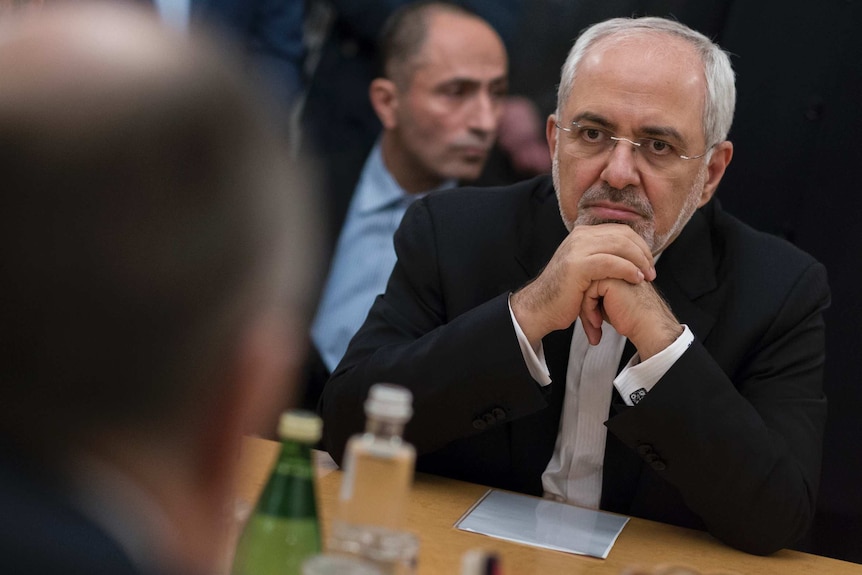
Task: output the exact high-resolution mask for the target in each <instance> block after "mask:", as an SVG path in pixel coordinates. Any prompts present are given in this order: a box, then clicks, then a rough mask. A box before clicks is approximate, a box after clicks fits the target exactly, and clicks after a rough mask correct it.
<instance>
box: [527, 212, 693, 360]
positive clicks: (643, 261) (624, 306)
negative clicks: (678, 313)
mask: <svg viewBox="0 0 862 575" xmlns="http://www.w3.org/2000/svg"><path fill="white" fill-rule="evenodd" d="M653 264H654V260H653V255H652V253H651V251H650V249H649V247H648V246H647V244H646V242H645V241H644V240H643V238H641V237H640V236H639V235H638V234H636V233H635V232H634V231H633V230H632V229H631V228H630V227H629V226H627V225H625V224H598V225H591V226H577V227H575V228H574V230H572V232H571V233H569V235H568V236H566V239H565V240H564V241H563V242H562V243H561V244H560V246H559V247H558V248H557V251H556V252H555V253H554V255H553V257H552V258H551V260H550V261H549V262H548V264H547V265H546V266H545V268H544V269H543V270H542V272H541V273H540V274H539V275H538V276H537V277H536V278H535V279H533V280H532V281H531V282H530V283H528V284H527V285H525V286H524V287H522V288H521V289H519V290H518V291H516V292H515V293H514V294H512V298H511V306H512V312H513V313H514V314H515V318H516V319H517V320H518V324H519V325H520V326H521V329H522V330H523V331H524V335H526V337H527V339H528V340H529V342H530V344H531V345H532V346H533V348H534V349H537V348H538V344H539V342H540V341H541V339H542V338H543V337H544V336H545V335H547V334H548V333H550V332H552V331H555V330H560V329H566V328H567V327H569V326H570V325H571V324H572V323H574V322H575V320H577V319H578V317H580V318H581V324H582V326H583V328H584V332H585V333H586V335H587V339H588V340H589V342H590V343H591V344H592V345H596V344H598V343H599V341H600V340H601V336H602V321H607V322H608V323H610V324H611V325H612V326H613V327H614V329H616V330H617V332H618V333H620V334H621V335H623V336H625V337H627V338H628V339H629V340H631V342H632V343H633V344H634V345H635V347H636V348H637V350H638V353H639V355H640V358H641V361H643V360H645V359H647V358H649V357H652V356H653V355H655V354H656V353H658V352H659V351H661V350H663V349H664V348H666V347H667V346H669V345H670V344H671V343H673V342H674V341H675V340H676V338H677V337H679V336H680V334H681V333H682V332H683V328H682V326H681V325H680V324H679V321H677V319H676V317H674V315H673V312H671V310H670V308H669V307H668V306H667V304H666V303H665V302H664V300H663V299H662V297H661V296H660V295H659V293H658V292H657V291H656V289H655V287H654V286H653V285H652V281H653V280H654V279H655V278H656V271H655V267H654V265H653Z"/></svg>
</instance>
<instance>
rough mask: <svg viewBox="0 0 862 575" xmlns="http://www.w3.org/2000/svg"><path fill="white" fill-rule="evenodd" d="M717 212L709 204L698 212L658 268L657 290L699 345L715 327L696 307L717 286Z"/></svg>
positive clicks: (713, 318)
mask: <svg viewBox="0 0 862 575" xmlns="http://www.w3.org/2000/svg"><path fill="white" fill-rule="evenodd" d="M715 201H716V200H713V202H715ZM714 209H715V205H714V204H712V203H710V204H708V205H707V206H705V207H704V208H703V209H701V210H698V211H697V212H695V213H694V215H693V216H692V218H691V220H690V221H689V223H688V224H687V225H686V226H685V228H684V229H683V231H682V233H681V234H680V235H679V237H678V238H677V239H676V240H675V241H674V242H673V244H671V245H670V247H668V248H667V249H666V250H665V252H664V254H663V255H662V257H661V259H660V260H659V262H658V264H657V266H656V271H657V274H658V277H657V278H656V282H655V283H656V286H657V287H658V289H659V291H660V292H661V293H662V295H663V296H664V297H665V300H666V301H667V302H668V304H669V305H670V308H671V309H672V310H673V313H674V314H675V315H676V317H677V319H679V321H680V323H684V324H686V325H688V327H689V329H691V331H692V333H694V335H695V337H697V338H698V339H699V340H700V341H704V340H705V339H706V338H707V336H708V335H709V332H710V331H711V330H712V326H713V325H714V324H715V317H714V316H713V314H712V313H710V312H708V311H706V310H704V308H703V307H702V306H699V305H697V303H696V302H697V300H698V299H699V298H700V297H701V296H703V295H705V294H707V293H709V292H712V291H713V290H715V289H716V286H717V284H718V282H717V280H716V277H715V262H714V261H713V260H714V257H715V256H714V253H713V245H712V238H711V234H710V226H709V220H710V218H711V217H712V213H713V211H714Z"/></svg>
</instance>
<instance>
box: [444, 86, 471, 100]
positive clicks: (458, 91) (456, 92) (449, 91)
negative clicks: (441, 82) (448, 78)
mask: <svg viewBox="0 0 862 575" xmlns="http://www.w3.org/2000/svg"><path fill="white" fill-rule="evenodd" d="M443 94H445V95H446V96H449V97H450V98H462V97H464V96H465V95H466V94H467V87H466V86H464V85H462V84H454V85H451V86H446V87H445V88H444V89H443Z"/></svg>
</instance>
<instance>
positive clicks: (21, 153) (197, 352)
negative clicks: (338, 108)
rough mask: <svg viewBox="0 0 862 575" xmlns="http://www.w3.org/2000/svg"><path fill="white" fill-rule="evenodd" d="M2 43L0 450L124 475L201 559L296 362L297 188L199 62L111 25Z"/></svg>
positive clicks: (120, 23) (219, 80)
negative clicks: (235, 472) (247, 440)
mask: <svg viewBox="0 0 862 575" xmlns="http://www.w3.org/2000/svg"><path fill="white" fill-rule="evenodd" d="M5 24H6V25H5V26H3V27H2V28H0V78H3V81H2V82H0V174H2V182H3V188H4V192H3V194H2V199H0V262H2V263H0V269H2V272H0V274H2V275H0V277H2V282H3V285H4V287H3V297H2V298H0V326H2V327H0V378H2V384H0V443H2V444H6V445H7V446H11V447H12V448H13V449H15V450H16V451H18V452H23V453H26V454H27V455H28V456H30V457H32V458H34V459H36V460H38V461H40V462H42V463H45V464H47V462H53V464H52V465H53V466H55V467H56V471H57V473H58V474H59V475H61V476H62V475H63V474H64V473H70V470H71V469H73V466H71V465H70V466H67V465H66V462H73V461H74V460H76V458H77V457H78V455H79V454H86V455H87V456H88V457H89V456H92V457H96V458H98V459H100V460H102V461H107V462H109V463H110V465H112V466H115V467H117V468H120V469H122V470H123V471H124V473H126V474H128V475H130V476H134V477H135V480H136V481H138V482H140V484H142V485H144V486H145V488H146V489H147V490H148V491H149V493H150V494H151V495H152V496H154V498H156V499H158V500H159V501H160V504H161V505H162V506H163V507H164V508H165V509H166V510H167V511H168V513H169V514H170V513H171V512H172V511H177V513H176V515H178V516H179V517H176V518H175V519H176V521H177V523H178V524H180V525H178V526H179V528H180V529H183V530H186V531H194V530H197V531H198V533H197V535H195V536H192V537H190V538H189V539H187V540H185V541H184V542H183V545H184V546H187V547H188V549H187V550H186V551H185V552H187V553H188V554H189V555H190V556H191V557H192V560H200V559H201V558H202V557H206V556H207V554H208V553H209V552H210V551H211V549H208V546H212V545H213V543H212V541H214V540H216V539H217V538H214V537H213V533H212V532H209V533H208V532H207V528H206V527H204V528H203V529H200V527H201V525H199V524H205V523H206V522H207V521H210V522H211V523H217V522H216V521H213V518H214V517H215V514H216V513H221V512H223V508H222V507H221V505H222V504H223V503H224V500H225V497H226V496H227V494H228V493H229V490H230V489H231V473H232V467H233V466H234V465H236V449H237V446H238V442H239V438H240V435H241V432H242V431H243V430H246V429H249V428H250V427H253V426H254V425H255V423H254V422H253V421H250V417H252V416H254V415H255V414H258V415H259V414H260V413H261V405H262V403H263V402H265V401H267V394H268V393H269V392H272V391H274V386H277V385H280V384H283V382H284V381H285V377H286V375H287V373H288V371H287V370H288V369H292V367H293V361H294V359H295V358H296V357H301V355H302V352H301V350H295V349H293V346H292V345H291V336H292V334H294V333H298V330H296V329H293V330H291V329H289V327H290V325H289V320H291V319H293V320H296V319H300V318H299V316H298V315H297V313H298V311H297V310H299V309H302V300H303V298H304V297H305V295H306V291H307V289H306V284H307V282H308V280H309V273H310V270H309V267H310V262H311V261H312V259H313V256H312V253H311V250H310V248H311V247H312V245H311V243H312V240H311V238H312V235H313V232H314V224H313V218H312V216H313V214H312V213H310V212H309V205H308V202H309V197H308V196H307V195H306V194H307V192H306V189H307V188H306V186H304V185H302V183H301V182H300V181H299V180H298V179H297V176H296V174H294V173H293V170H292V169H291V167H290V166H287V165H286V164H285V163H284V162H285V160H284V158H286V154H283V153H282V150H281V148H280V146H279V145H278V144H277V141H276V139H275V136H274V135H273V134H272V133H271V132H270V130H269V125H268V121H267V119H266V117H265V116H264V115H263V113H262V111H261V110H263V109H264V108H265V106H263V105H262V104H261V103H260V102H259V101H258V100H257V99H255V98H254V97H252V95H251V94H249V93H248V92H247V90H246V87H245V86H244V82H243V80H242V79H241V78H240V77H239V76H238V75H236V74H235V73H234V68H232V67H231V66H230V65H229V62H228V60H229V58H228V56H227V55H226V53H225V52H222V51H219V50H217V49H215V48H214V46H212V45H210V44H209V43H207V42H204V41H203V40H201V39H199V38H195V39H189V38H187V37H181V36H177V35H173V34H172V33H170V32H169V31H167V30H164V29H162V28H161V27H160V26H159V25H158V23H157V22H156V21H155V20H154V19H153V18H151V17H150V16H149V15H147V14H145V13H143V12H137V11H135V10H133V9H130V8H128V7H118V6H107V5H96V4H93V5H89V4H86V5H76V6H66V7H57V8H55V9H51V10H45V11H44V12H42V13H41V14H39V15H38V16H32V17H28V18H22V19H21V20H20V21H16V22H7V23H5ZM174 506H176V509H172V507H174ZM183 507H184V508H185V509H184V510H182V511H180V509H182V508H183ZM183 515H184V516H185V517H182V516H183ZM184 528H188V529H184ZM209 529H210V530H212V529H214V528H213V527H209ZM207 539H209V541H207Z"/></svg>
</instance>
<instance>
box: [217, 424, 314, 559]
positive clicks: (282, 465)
mask: <svg viewBox="0 0 862 575" xmlns="http://www.w3.org/2000/svg"><path fill="white" fill-rule="evenodd" d="M321 428H322V423H321V420H320V418H319V417H317V416H316V415H314V414H313V413H310V412H307V411H302V410H292V411H287V412H285V413H284V414H282V416H281V419H280V421H279V426H278V435H279V437H280V438H281V440H282V446H281V453H280V454H279V456H278V461H277V462H276V464H275V467H274V468H273V470H272V473H271V474H270V476H269V480H268V481H267V483H266V487H264V490H263V493H262V494H261V496H260V499H259V500H258V502H257V506H256V507H255V509H254V512H253V513H252V514H251V517H249V519H248V523H246V526H245V529H244V530H243V532H242V535H241V536H240V539H239V544H238V545H237V549H236V555H235V556H234V562H233V569H232V571H231V573H232V574H233V575H299V574H300V573H301V570H300V568H301V566H302V563H303V561H305V560H306V559H307V558H309V557H311V556H312V555H315V554H317V553H320V524H319V521H318V518H317V503H316V501H315V493H314V465H313V463H312V460H311V449H312V446H313V445H314V444H316V443H317V441H318V440H319V439H320V432H321Z"/></svg>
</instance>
